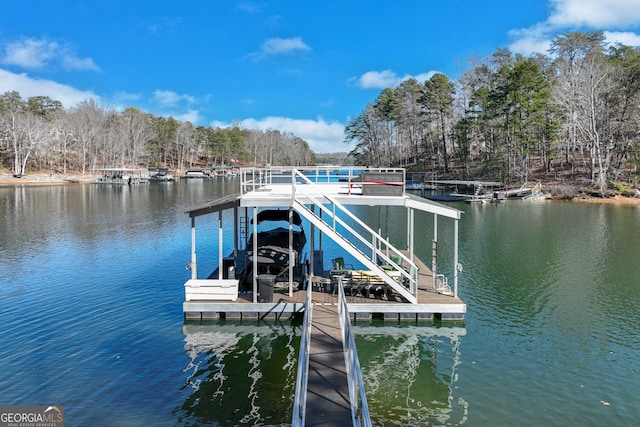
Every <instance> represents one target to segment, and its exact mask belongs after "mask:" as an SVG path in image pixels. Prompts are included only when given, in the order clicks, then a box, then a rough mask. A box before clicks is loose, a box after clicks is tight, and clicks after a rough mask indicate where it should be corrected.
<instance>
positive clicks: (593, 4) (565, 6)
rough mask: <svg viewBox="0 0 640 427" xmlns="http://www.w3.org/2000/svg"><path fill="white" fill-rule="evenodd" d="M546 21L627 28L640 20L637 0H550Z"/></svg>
mask: <svg viewBox="0 0 640 427" xmlns="http://www.w3.org/2000/svg"><path fill="white" fill-rule="evenodd" d="M551 4H552V10H553V12H552V13H551V16H550V17H549V19H548V22H549V23H550V24H551V25H553V26H555V27H572V26H581V25H586V26H588V27H592V28H628V27H632V26H637V25H638V22H640V2H638V1H637V0H607V1H602V0H552V1H551Z"/></svg>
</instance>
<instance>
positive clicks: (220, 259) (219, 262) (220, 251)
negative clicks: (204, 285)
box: [218, 211, 224, 280]
mask: <svg viewBox="0 0 640 427" xmlns="http://www.w3.org/2000/svg"><path fill="white" fill-rule="evenodd" d="M222 238H223V236H222V211H219V212H218V280H222V270H223V268H222V266H223V262H222V258H223V257H224V254H223V253H222V250H223V247H222Z"/></svg>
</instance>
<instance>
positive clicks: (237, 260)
mask: <svg viewBox="0 0 640 427" xmlns="http://www.w3.org/2000/svg"><path fill="white" fill-rule="evenodd" d="M240 178H241V183H240V186H241V192H240V193H239V194H234V195H232V196H227V197H224V198H220V199H217V200H213V201H211V202H210V203H206V204H204V205H201V206H197V207H194V208H192V209H190V210H189V211H188V212H187V213H188V214H189V216H190V218H191V235H192V243H191V246H192V250H191V261H190V263H189V268H190V269H191V279H190V280H188V281H187V282H186V283H185V295H186V299H185V302H184V304H183V311H184V313H185V318H186V319H203V318H218V317H226V318H253V319H256V318H264V319H266V318H280V317H282V316H285V317H288V316H290V315H291V314H292V313H297V312H301V311H304V298H305V297H304V292H303V289H306V287H307V286H313V288H312V289H313V301H314V304H316V303H324V304H335V303H336V302H337V297H336V295H335V288H336V286H335V283H336V281H337V280H342V281H343V284H344V285H345V290H346V291H347V301H348V308H349V313H351V315H352V316H353V318H365V319H366V318H368V317H370V316H371V315H372V314H380V315H382V316H383V317H384V318H385V319H407V320H410V319H419V320H420V319H424V320H430V319H432V318H433V317H438V318H442V319H443V320H462V319H463V318H464V313H465V312H466V305H465V304H464V303H463V302H462V301H461V300H460V298H459V297H458V274H459V271H460V270H461V269H460V268H459V263H458V220H459V219H460V215H461V213H462V212H461V211H458V210H457V209H453V208H450V207H448V206H443V205H440V204H438V203H435V202H432V201H429V200H426V199H423V198H420V197H417V196H414V195H411V194H408V193H406V192H405V191H404V190H405V187H404V183H405V173H404V170H403V169H388V168H387V169H380V168H365V167H351V168H345V167H332V168H330V167H316V168H286V167H270V168H243V169H241V171H240ZM358 205H360V206H397V207H400V208H404V210H405V211H406V215H407V216H406V218H407V235H406V242H403V243H402V244H401V246H402V249H398V248H396V247H395V246H394V245H392V244H391V243H390V242H388V241H387V240H386V239H385V238H383V237H382V236H380V234H379V233H378V232H376V231H375V230H373V229H372V228H371V227H370V226H368V225H367V224H365V223H363V222H362V221H361V220H360V219H359V218H358V217H357V216H356V215H354V214H353V213H352V212H351V211H350V210H349V209H347V206H358ZM227 210H233V224H231V223H229V221H228V220H227V221H226V223H223V212H224V211H227ZM276 210H277V211H280V214H282V213H283V212H282V211H284V214H285V218H288V219H289V227H288V234H289V239H288V240H289V245H288V248H287V247H286V246H284V247H280V248H278V250H274V251H272V252H273V254H276V253H277V254H278V256H279V257H280V258H279V259H278V260H274V259H267V258H265V256H264V255H265V254H266V252H265V251H264V250H262V249H264V247H263V246H259V245H261V244H260V243H259V242H258V240H260V238H257V239H252V236H259V233H260V232H259V231H258V223H259V222H261V220H259V215H269V214H264V213H262V214H261V212H265V211H276ZM216 213H217V214H218V215H217V222H218V236H217V237H218V260H217V265H218V266H219V267H218V268H216V269H215V271H214V272H213V273H210V272H207V278H206V279H199V278H198V260H197V257H196V254H197V250H196V246H197V242H196V219H197V218H198V217H200V216H203V215H212V214H216ZM425 213H426V214H431V215H433V236H431V239H432V242H433V253H432V254H431V255H432V266H431V268H429V267H427V266H426V265H425V264H424V263H423V261H422V260H420V259H418V258H417V257H416V256H415V254H414V253H413V248H414V237H415V236H414V225H415V220H416V219H415V217H416V215H423V214H425ZM226 217H227V218H228V215H227V216H226ZM298 218H302V219H303V220H306V221H307V223H308V224H309V228H310V233H309V234H310V235H309V236H307V240H306V242H307V247H306V250H305V254H304V256H301V254H300V253H299V252H300V248H299V247H296V248H295V249H294V246H295V242H294V240H295V239H294V232H293V228H294V225H295V222H296V221H297V219H298ZM438 218H441V220H442V218H444V220H452V221H453V236H451V239H452V240H451V241H452V242H453V260H451V261H450V262H452V264H451V265H453V266H455V268H453V269H452V270H453V277H452V282H453V283H452V285H451V286H449V280H448V278H447V277H445V276H444V275H441V274H437V273H438V267H437V241H438ZM279 219H282V218H279ZM230 231H233V233H232V234H231V233H230ZM286 231H287V230H286V228H284V229H281V232H284V233H286ZM425 237H426V238H429V237H428V236H419V238H421V239H424V238H425ZM326 238H330V239H331V240H333V241H334V242H335V243H336V244H337V247H338V248H339V250H341V251H344V253H348V254H349V255H350V257H351V258H353V259H355V260H356V261H357V263H358V264H359V265H358V268H357V269H354V268H350V269H349V270H346V269H344V268H342V269H336V266H335V265H333V266H332V267H330V269H329V270H327V268H326V267H327V265H331V261H332V260H333V261H335V260H336V259H339V258H341V257H343V256H344V253H333V252H332V253H324V251H323V239H326ZM224 242H233V250H232V252H231V253H226V254H225V253H224ZM228 246H229V245H227V247H228ZM227 251H228V249H227ZM287 251H288V254H289V257H288V262H285V263H283V268H282V270H281V271H280V270H278V273H277V274H271V273H274V272H273V271H271V270H270V269H269V265H274V264H269V263H274V262H276V261H277V262H280V261H281V256H282V252H284V253H285V255H286V252H287ZM267 252H268V251H267ZM252 254H258V256H252ZM432 270H435V271H436V274H435V275H434V274H433V272H432ZM243 274H244V276H243ZM243 277H244V278H243ZM243 283H244V284H243ZM274 287H275V289H276V292H275V293H274V292H273V289H274ZM278 289H280V291H278ZM282 291H284V292H282Z"/></svg>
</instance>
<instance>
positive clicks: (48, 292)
mask: <svg viewBox="0 0 640 427" xmlns="http://www.w3.org/2000/svg"><path fill="white" fill-rule="evenodd" d="M235 191H237V184H234V183H233V181H222V180H219V181H216V180H211V181H207V182H179V183H174V184H155V183H154V184H150V185H143V186H133V187H127V186H123V187H115V186H101V185H66V186H43V187H31V186H24V187H0V213H1V214H2V221H1V222H0V337H2V338H1V339H2V344H3V345H2V346H1V347H0V390H2V392H1V393H0V405H50V404H52V405H62V406H64V408H65V415H66V416H65V418H66V420H67V424H68V425H95V426H126V425H132V426H133V425H193V426H196V425H247V424H249V425H252V424H258V425H279V424H283V423H284V424H286V423H288V422H289V420H290V418H291V412H292V403H291V397H292V395H293V388H294V384H293V383H294V380H295V373H296V360H295V359H296V356H297V352H298V346H299V334H300V330H299V324H298V323H296V322H249V323H247V322H244V323H242V322H235V323H234V322H213V323H209V324H200V323H185V322H184V321H183V317H182V301H183V299H184V292H183V287H182V284H183V283H184V281H185V280H186V279H188V276H189V274H188V272H187V271H186V270H185V269H184V265H185V264H186V262H187V261H188V260H189V251H190V231H189V230H190V222H189V219H188V216H187V215H185V214H184V211H185V210H186V209H187V208H188V207H190V206H194V205H197V204H200V203H202V202H206V201H208V200H210V199H212V198H215V197H220V196H222V195H226V194H229V193H231V192H235ZM455 206H456V207H458V208H459V209H461V210H463V211H465V213H464V215H463V218H462V220H461V223H460V261H461V263H462V264H463V266H464V270H463V272H462V275H461V279H460V294H461V296H462V298H463V299H464V301H465V302H466V303H467V304H468V312H467V316H466V319H465V322H464V323H461V324H455V325H440V324H431V323H430V324H426V325H419V326H418V325H415V324H414V325H408V324H403V325H399V326H393V327H390V326H389V324H388V323H386V324H383V323H379V322H377V321H373V322H367V323H366V324H361V323H358V324H356V334H357V344H358V350H359V353H360V361H361V365H362V367H363V373H364V377H365V383H366V388H367V392H368V399H369V403H370V407H371V408H370V409H371V412H372V417H373V421H374V424H376V425H472V426H494V425H519V426H523V425H524V426H527V425H529V426H538V425H559V426H565V425H587V426H600V425H606V424H609V425H633V424H635V423H636V421H637V419H638V418H640V409H638V408H639V406H638V405H637V404H636V400H637V396H638V395H640V357H639V356H640V331H639V329H638V326H637V325H638V324H640V314H639V311H638V309H637V307H638V306H639V303H640V279H639V278H640V258H639V256H638V255H639V254H640V210H639V209H638V208H634V207H628V206H623V207H615V206H599V205H577V204H566V203H552V202H543V203H535V202H534V203H528V202H520V201H517V202H516V201H514V202H508V203H503V204H499V205H490V206H470V205H455ZM361 209H362V211H360V212H358V213H359V215H361V216H363V217H368V218H369V219H371V218H374V219H375V220H377V221H378V223H379V224H378V225H379V227H380V228H382V229H388V232H387V234H389V235H390V237H391V238H392V239H398V241H402V238H403V237H404V233H405V231H404V230H405V229H406V228H405V227H406V226H405V224H404V221H405V219H404V216H403V215H401V214H398V213H397V212H395V211H393V210H389V211H386V210H379V209H377V208H376V209H367V208H361ZM374 225H375V224H374ZM416 227H417V232H418V234H419V235H420V236H422V235H424V236H426V237H425V238H424V239H422V238H418V239H416V241H417V245H418V247H417V248H416V251H417V252H418V254H419V255H420V256H421V257H422V258H423V259H427V257H428V256H430V250H431V242H430V239H431V231H432V229H433V226H432V223H431V222H430V219H429V218H425V219H419V220H418V221H416ZM439 229H440V236H439V240H440V254H439V255H440V257H441V259H442V260H444V261H443V266H442V268H443V272H448V273H449V274H450V271H451V266H448V265H446V264H447V262H448V261H447V260H449V259H450V258H451V251H452V249H451V247H450V245H447V243H446V239H447V238H448V236H449V233H450V230H451V224H450V223H448V222H447V221H444V220H441V221H440V223H439ZM197 238H198V241H199V243H202V246H200V245H199V249H200V250H201V252H200V253H199V256H200V257H201V258H200V259H203V258H204V257H203V254H206V253H207V252H213V251H214V250H216V248H217V242H216V241H215V238H216V232H215V228H214V224H211V225H209V224H206V223H205V224H202V225H201V226H199V229H198V236H197ZM326 245H327V246H326V247H325V251H328V250H330V249H331V246H330V244H329V243H326ZM214 267H215V265H204V266H202V265H201V266H200V268H203V269H204V270H207V269H213V268H214ZM311 416H312V415H311Z"/></svg>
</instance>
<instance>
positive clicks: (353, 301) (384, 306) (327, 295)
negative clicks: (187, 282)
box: [183, 258, 467, 321]
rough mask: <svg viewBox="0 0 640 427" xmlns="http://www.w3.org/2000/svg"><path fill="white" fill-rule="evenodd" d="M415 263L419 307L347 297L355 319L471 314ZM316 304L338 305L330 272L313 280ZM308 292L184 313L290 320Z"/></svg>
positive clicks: (209, 304)
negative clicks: (266, 300)
mask: <svg viewBox="0 0 640 427" xmlns="http://www.w3.org/2000/svg"><path fill="white" fill-rule="evenodd" d="M414 262H415V263H416V265H417V266H418V268H419V270H418V271H419V274H418V304H411V303H408V302H406V301H404V300H403V299H402V298H401V297H400V296H399V295H397V294H394V293H392V292H391V293H389V294H388V298H387V299H384V297H383V296H381V295H379V294H371V295H370V296H369V297H367V296H365V294H364V293H360V294H357V295H347V306H348V308H349V313H350V315H351V319H352V320H354V321H355V320H360V321H364V320H367V319H371V318H372V316H379V317H381V318H383V319H384V320H385V321H431V320H434V318H437V319H440V320H443V321H462V320H464V315H465V313H466V311H467V306H466V304H465V303H464V302H463V301H462V300H461V299H460V297H454V296H452V295H444V294H441V293H438V292H437V291H436V290H435V289H434V288H433V276H432V274H433V273H432V272H431V270H430V269H429V268H428V267H427V266H426V265H425V264H424V263H423V262H422V261H421V260H420V259H417V258H415V259H414ZM310 282H311V285H312V290H313V297H312V298H313V301H314V304H318V303H323V304H329V305H333V306H336V305H337V304H338V295H337V292H335V290H334V289H333V286H332V285H331V280H330V279H329V277H328V272H325V273H324V275H323V276H314V277H312V278H311V279H310ZM305 292H306V291H303V290H295V291H294V292H293V295H292V296H289V294H288V292H286V291H285V290H283V291H278V290H276V292H274V294H273V301H272V302H270V303H253V302H252V296H253V295H252V294H251V293H240V294H239V295H238V299H237V300H236V301H233V302H232V301H197V300H196V301H185V302H184V303H183V311H184V313H185V319H187V320H202V319H218V318H226V319H256V320H257V319H262V320H270V319H272V320H275V319H280V318H289V317H292V316H294V315H295V314H296V313H302V312H304V303H305Z"/></svg>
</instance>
